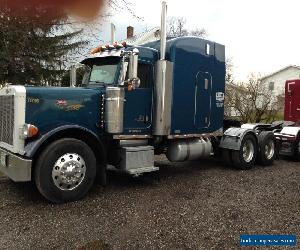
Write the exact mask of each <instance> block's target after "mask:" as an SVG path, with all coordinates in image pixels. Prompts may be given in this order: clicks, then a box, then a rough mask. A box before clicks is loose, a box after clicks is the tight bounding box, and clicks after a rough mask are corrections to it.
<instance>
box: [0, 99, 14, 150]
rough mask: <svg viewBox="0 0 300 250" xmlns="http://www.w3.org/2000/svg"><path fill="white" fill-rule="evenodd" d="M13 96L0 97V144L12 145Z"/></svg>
mask: <svg viewBox="0 0 300 250" xmlns="http://www.w3.org/2000/svg"><path fill="white" fill-rule="evenodd" d="M14 120H15V118H14V96H0V142H5V143H7V144H9V145H13V134H14Z"/></svg>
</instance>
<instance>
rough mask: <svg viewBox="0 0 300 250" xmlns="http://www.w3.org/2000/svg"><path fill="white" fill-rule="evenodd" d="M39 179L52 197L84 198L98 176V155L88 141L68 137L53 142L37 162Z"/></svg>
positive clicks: (59, 199)
mask: <svg viewBox="0 0 300 250" xmlns="http://www.w3.org/2000/svg"><path fill="white" fill-rule="evenodd" d="M34 175H35V182H36V186H37V188H38V190H39V191H40V193H41V194H42V195H43V196H44V197H45V198H46V199H48V200H49V201H52V202H54V203H63V202H69V201H75V200H79V199H81V198H82V197H83V196H85V195H86V193H87V192H88V191H89V189H90V188H91V186H92V185H93V183H94V180H95V177H96V158H95V155H94V153H93V151H92V150H91V149H90V147H89V146H88V145H87V144H85V143H84V142H82V141H80V140H77V139H71V138H65V139H60V140H58V141H55V142H53V143H52V144H50V145H49V146H48V147H47V148H46V149H45V150H44V151H43V152H42V154H41V155H40V157H39V158H38V160H37V163H36V166H35V171H34Z"/></svg>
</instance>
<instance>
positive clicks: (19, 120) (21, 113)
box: [0, 86, 26, 155]
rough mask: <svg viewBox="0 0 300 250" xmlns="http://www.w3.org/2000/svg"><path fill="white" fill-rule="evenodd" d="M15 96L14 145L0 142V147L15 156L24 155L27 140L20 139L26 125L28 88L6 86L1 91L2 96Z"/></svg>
mask: <svg viewBox="0 0 300 250" xmlns="http://www.w3.org/2000/svg"><path fill="white" fill-rule="evenodd" d="M9 95H13V96H14V131H13V145H9V144H7V143H5V142H0V147H2V148H5V149H7V150H9V151H11V152H13V153H15V154H21V155H24V154H25V152H24V145H25V140H24V139H23V138H21V137H20V130H21V128H22V127H23V126H24V124H25V107H26V88H25V87H24V86H6V87H4V88H2V89H0V96H9Z"/></svg>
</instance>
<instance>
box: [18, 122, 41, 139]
mask: <svg viewBox="0 0 300 250" xmlns="http://www.w3.org/2000/svg"><path fill="white" fill-rule="evenodd" d="M38 133H39V129H38V128H37V127H36V126H34V125H32V124H24V126H23V127H22V129H21V134H20V136H21V138H22V139H27V138H32V137H34V136H36V135H37V134H38Z"/></svg>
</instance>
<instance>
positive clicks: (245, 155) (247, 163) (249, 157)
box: [231, 134, 258, 170]
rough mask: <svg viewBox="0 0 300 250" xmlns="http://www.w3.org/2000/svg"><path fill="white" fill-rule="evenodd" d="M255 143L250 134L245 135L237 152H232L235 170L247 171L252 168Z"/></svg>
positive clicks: (254, 159)
mask: <svg viewBox="0 0 300 250" xmlns="http://www.w3.org/2000/svg"><path fill="white" fill-rule="evenodd" d="M257 148H258V146H257V142H256V138H255V137H254V135H252V134H246V135H245V136H244V138H243V140H242V142H241V148H240V150H239V151H232V154H231V156H232V162H233V166H234V167H235V168H236V169H241V170H249V169H251V168H253V166H254V164H255V161H256V157H257Z"/></svg>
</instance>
